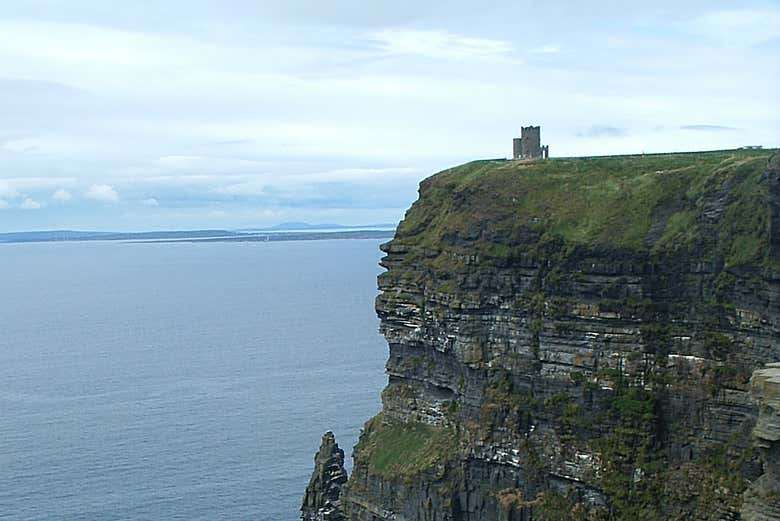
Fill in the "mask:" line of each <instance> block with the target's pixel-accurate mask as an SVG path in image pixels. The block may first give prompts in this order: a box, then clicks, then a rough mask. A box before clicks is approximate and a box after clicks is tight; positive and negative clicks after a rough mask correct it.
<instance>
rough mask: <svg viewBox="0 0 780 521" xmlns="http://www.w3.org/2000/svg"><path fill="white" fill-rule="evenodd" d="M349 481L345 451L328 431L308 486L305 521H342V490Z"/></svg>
mask: <svg viewBox="0 0 780 521" xmlns="http://www.w3.org/2000/svg"><path fill="white" fill-rule="evenodd" d="M346 482H347V471H346V470H345V469H344V451H343V450H341V449H340V448H339V446H338V444H336V438H335V436H334V435H333V433H332V432H330V431H328V432H326V433H325V434H323V436H322V444H321V445H320V450H319V451H318V452H317V455H316V456H315V457H314V473H313V474H312V476H311V479H310V480H309V486H308V487H306V495H305V496H304V497H303V505H302V506H301V512H302V515H301V519H303V520H304V521H342V520H343V519H344V514H343V512H342V511H341V500H340V497H341V489H342V486H343V485H344V484H345V483H346Z"/></svg>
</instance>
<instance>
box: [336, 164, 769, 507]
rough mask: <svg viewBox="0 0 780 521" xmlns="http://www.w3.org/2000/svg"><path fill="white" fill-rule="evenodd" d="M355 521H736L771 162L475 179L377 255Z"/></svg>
mask: <svg viewBox="0 0 780 521" xmlns="http://www.w3.org/2000/svg"><path fill="white" fill-rule="evenodd" d="M383 250H384V251H385V252H386V253H387V256H386V257H385V258H384V259H383V261H382V265H383V266H385V267H386V268H387V272H385V273H384V274H383V275H381V276H380V278H379V288H380V290H381V291H382V294H381V295H380V296H379V297H378V298H377V303H376V307H377V313H378V314H379V317H380V319H381V329H382V332H383V334H384V335H385V337H386V338H387V341H388V344H389V347H390V357H389V360H388V363H387V372H388V375H389V383H388V386H387V388H386V389H385V391H384V392H383V396H382V398H383V411H382V413H381V414H380V415H379V416H377V417H376V418H374V419H372V420H371V421H369V422H368V423H367V424H366V428H365V430H364V432H363V434H362V436H361V438H360V442H359V443H358V445H357V447H356V448H355V454H354V456H355V460H354V462H355V463H354V471H353V474H352V476H351V477H350V479H349V482H348V484H347V485H346V487H345V491H344V493H343V494H342V495H341V511H342V512H343V514H344V515H345V517H346V518H347V519H349V520H352V521H368V520H372V521H373V520H390V519H394V520H410V521H411V520H431V521H444V520H453V521H487V520H494V519H500V520H508V521H509V520H515V521H517V520H521V521H531V520H533V521H539V520H563V519H577V520H584V519H616V520H617V519H620V520H634V519H646V520H653V519H691V520H694V519H695V520H709V519H739V518H740V513H739V512H740V509H741V507H742V497H743V492H745V490H746V488H747V486H748V484H749V483H750V482H751V481H753V480H757V479H758V478H759V476H760V475H761V473H762V472H763V469H762V461H761V459H760V458H759V457H758V455H757V454H756V452H755V451H754V450H753V448H752V447H753V446H752V443H751V439H750V433H751V431H752V430H753V428H754V426H755V424H756V419H757V417H758V406H757V403H756V401H755V400H754V399H753V398H752V397H751V396H750V393H749V379H750V376H751V373H752V372H753V370H754V369H756V368H758V367H761V366H763V364H765V363H767V362H773V361H776V360H780V341H779V340H778V339H779V338H780V158H778V157H777V156H775V157H774V158H771V159H770V153H769V152H766V151H763V152H754V151H731V152H715V153H698V154H673V155H658V156H642V157H639V156H637V157H614V158H583V159H569V160H551V161H545V162H536V163H522V162H504V161H483V162H475V163H469V164H467V165H464V166H462V167H458V168H454V169H451V170H447V171H445V172H442V173H440V174H437V175H435V176H433V177H431V178H429V179H427V180H426V181H424V182H423V183H422V184H421V186H420V198H419V200H418V201H417V202H416V203H415V204H414V205H413V206H412V208H411V209H410V210H409V211H408V212H407V215H406V217H405V219H404V221H403V222H402V223H401V225H400V226H399V228H398V231H397V234H396V237H395V238H394V239H393V240H392V241H391V242H390V243H388V244H386V245H384V246H383Z"/></svg>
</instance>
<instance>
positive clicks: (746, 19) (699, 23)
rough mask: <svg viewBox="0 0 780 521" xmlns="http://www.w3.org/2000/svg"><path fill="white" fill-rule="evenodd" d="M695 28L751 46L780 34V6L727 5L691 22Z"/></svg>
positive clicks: (726, 41)
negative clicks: (737, 6) (725, 7)
mask: <svg viewBox="0 0 780 521" xmlns="http://www.w3.org/2000/svg"><path fill="white" fill-rule="evenodd" d="M690 27H691V28H692V30H693V32H694V33H696V34H700V35H703V36H706V37H709V38H712V39H713V40H719V41H722V42H723V43H726V44H730V45H737V46H751V45H756V44H759V43H763V42H768V41H770V40H774V39H776V38H780V9H777V8H763V9H762V8H754V9H747V8H746V9H725V10H720V11H712V12H708V13H705V14H703V15H702V16H700V17H698V18H696V19H695V20H694V21H693V23H692V24H690Z"/></svg>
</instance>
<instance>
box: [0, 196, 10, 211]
mask: <svg viewBox="0 0 780 521" xmlns="http://www.w3.org/2000/svg"><path fill="white" fill-rule="evenodd" d="M10 207H11V205H10V204H8V201H6V200H5V199H0V210H7V209H8V208H10Z"/></svg>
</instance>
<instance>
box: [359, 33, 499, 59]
mask: <svg viewBox="0 0 780 521" xmlns="http://www.w3.org/2000/svg"><path fill="white" fill-rule="evenodd" d="M368 38H369V40H371V41H373V42H375V43H376V44H378V45H379V48H380V49H381V50H382V51H384V52H385V53H387V54H400V55H417V56H426V57H428V58H445V59H468V58H472V59H493V60H495V59H504V58H507V57H508V56H509V55H510V54H511V53H512V51H513V50H514V47H513V46H512V44H511V43H509V42H506V41H503V40H489V39H486V38H471V37H468V36H462V35H459V34H454V33H451V32H449V31H422V30H415V29H384V30H382V31H375V32H372V33H369V35H368Z"/></svg>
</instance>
